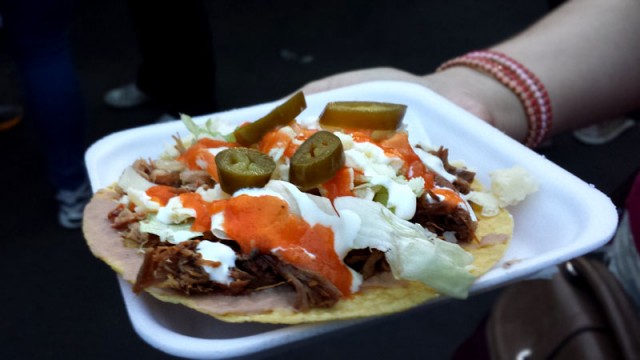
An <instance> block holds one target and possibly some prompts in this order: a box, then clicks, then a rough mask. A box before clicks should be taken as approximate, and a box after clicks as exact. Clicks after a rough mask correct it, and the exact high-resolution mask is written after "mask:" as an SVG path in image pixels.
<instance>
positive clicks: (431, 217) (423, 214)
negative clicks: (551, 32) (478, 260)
mask: <svg viewBox="0 0 640 360" xmlns="http://www.w3.org/2000/svg"><path fill="white" fill-rule="evenodd" d="M428 196H430V197H432V198H433V199H437V197H436V196H435V195H433V196H432V195H430V194H429V193H426V194H424V195H423V196H422V197H420V199H418V206H417V209H416V214H415V215H414V217H413V219H411V221H412V222H414V223H417V224H420V225H422V226H423V227H425V228H426V229H428V230H429V231H431V232H433V233H435V234H437V235H443V234H444V233H445V232H448V231H452V232H455V234H456V240H458V241H459V242H463V243H469V242H471V241H473V239H474V237H475V232H476V228H477V226H478V224H477V223H476V222H474V221H473V220H472V219H471V214H469V212H468V211H466V210H464V209H461V208H459V207H457V206H454V207H452V206H451V205H449V204H447V203H443V202H430V201H429V200H428V198H427V197H428Z"/></svg>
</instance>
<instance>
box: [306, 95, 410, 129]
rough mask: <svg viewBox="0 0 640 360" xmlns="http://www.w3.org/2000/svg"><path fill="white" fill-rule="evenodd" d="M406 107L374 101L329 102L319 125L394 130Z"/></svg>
mask: <svg viewBox="0 0 640 360" xmlns="http://www.w3.org/2000/svg"><path fill="white" fill-rule="evenodd" d="M406 111H407V106H406V105H401V104H392V103H384V102H375V101H336V102H330V103H328V104H327V106H326V107H325V108H324V111H323V112H322V114H320V120H319V121H320V124H321V125H324V126H331V127H339V128H343V129H369V130H396V129H397V128H398V127H399V126H400V124H401V123H402V119H403V118H404V114H405V112H406Z"/></svg>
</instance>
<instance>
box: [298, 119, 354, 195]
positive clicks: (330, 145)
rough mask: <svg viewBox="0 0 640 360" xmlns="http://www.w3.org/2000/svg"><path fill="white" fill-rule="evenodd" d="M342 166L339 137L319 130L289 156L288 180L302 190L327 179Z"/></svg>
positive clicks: (342, 154) (342, 157)
mask: <svg viewBox="0 0 640 360" xmlns="http://www.w3.org/2000/svg"><path fill="white" fill-rule="evenodd" d="M343 166H344V150H343V149H342V142H341V141H340V139H339V138H338V137H337V136H335V135H334V134H332V133H331V132H329V131H319V132H317V133H315V134H313V135H311V137H309V138H308V139H307V140H306V141H305V142H303V143H302V145H300V147H299V148H298V150H297V151H296V152H295V154H293V156H292V157H291V164H290V167H289V181H290V182H291V183H292V184H295V185H296V186H298V187H300V188H302V189H303V190H307V189H311V188H313V187H316V186H317V185H320V184H322V183H324V182H327V181H328V180H331V178H333V177H334V176H335V174H336V173H337V172H338V170H340V169H341V168H342V167H343Z"/></svg>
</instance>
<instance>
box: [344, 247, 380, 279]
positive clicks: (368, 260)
mask: <svg viewBox="0 0 640 360" xmlns="http://www.w3.org/2000/svg"><path fill="white" fill-rule="evenodd" d="M344 262H345V264H347V265H349V267H351V268H352V269H354V270H355V271H357V272H359V273H360V274H362V278H363V279H364V280H367V279H369V278H370V277H372V276H373V275H375V274H377V273H381V272H387V271H390V270H391V269H390V268H389V263H387V260H386V258H385V257H384V253H383V252H382V251H380V250H377V249H369V248H367V249H355V250H351V251H349V253H348V254H347V256H345V258H344Z"/></svg>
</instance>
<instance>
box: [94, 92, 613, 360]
mask: <svg viewBox="0 0 640 360" xmlns="http://www.w3.org/2000/svg"><path fill="white" fill-rule="evenodd" d="M337 100H368V101H386V102H394V103H401V104H406V105H408V110H407V113H406V116H405V122H406V123H407V124H408V126H409V131H410V134H411V136H412V137H413V138H416V137H426V136H427V134H428V137H429V138H430V139H431V143H432V144H434V145H443V146H445V147H447V148H449V153H450V159H462V160H465V161H466V163H467V164H468V165H469V166H470V167H473V168H474V169H475V170H477V173H478V179H479V180H480V181H481V182H483V183H485V184H489V178H488V173H489V172H490V171H492V170H494V169H498V168H505V167H511V166H514V165H521V166H523V167H525V168H526V169H527V170H528V171H529V172H530V173H532V174H533V175H534V176H535V177H536V178H537V179H538V181H539V183H540V190H539V191H538V192H537V193H535V194H533V195H532V196H530V197H529V198H527V200H526V201H525V202H524V203H522V204H520V205H518V206H516V207H514V208H512V209H511V212H512V213H513V216H514V219H515V232H514V236H513V240H512V243H511V245H510V247H509V249H508V251H507V252H506V254H505V256H504V258H503V259H502V260H501V261H500V262H499V263H498V264H497V265H496V266H495V267H494V268H493V269H492V270H490V271H489V272H488V273H487V274H485V275H484V276H482V277H481V278H480V279H478V280H477V282H476V283H475V284H474V286H473V288H472V292H479V291H483V290H487V289H490V288H494V287H497V286H501V285H504V284H507V283H510V282H513V281H516V280H518V279H522V278H525V277H528V276H531V275H532V274H535V273H536V272H538V271H540V270H543V269H545V268H548V267H549V266H553V265H555V264H558V263H560V262H562V261H565V260H568V259H571V258H573V257H576V256H580V255H583V254H585V253H587V252H590V251H592V250H594V249H596V248H598V247H600V246H602V245H603V244H604V243H606V242H607V241H608V240H609V239H610V238H611V236H612V235H613V232H614V230H615V228H616V225H617V213H616V210H615V207H614V205H613V204H612V203H611V201H610V200H609V198H608V197H606V196H605V195H604V194H602V193H601V192H599V191H598V190H596V189H595V188H594V187H593V186H590V185H589V184H587V183H585V182H583V181H582V180H580V179H579V178H577V177H575V176H574V175H572V174H570V173H568V172H567V171H565V170H563V169H562V168H560V167H558V166H557V165H555V164H553V163H552V162H550V161H548V160H547V159H545V158H544V157H542V156H540V155H539V154H537V153H535V152H533V151H531V150H529V149H527V148H526V147H524V146H522V145H521V144H520V143H518V142H516V141H514V140H512V139H511V138H509V137H507V136H505V135H504V134H503V133H501V132H500V131H498V130H496V129H494V128H493V127H491V126H489V125H487V124H486V123H485V122H483V121H481V120H480V119H478V118H476V117H474V116H473V115H471V114H469V113H467V112H466V111H464V110H462V109H460V108H459V107H457V106H455V105H454V104H452V103H450V102H448V101H447V100H445V99H444V98H442V97H440V96H438V95H437V94H435V93H433V92H432V91H430V90H428V89H426V88H424V87H421V86H418V85H414V84H410V83H404V82H387V81H385V82H372V83H367V84H361V85H355V86H350V87H345V88H341V89H336V90H332V91H329V92H325V93H320V94H314V95H310V96H307V103H308V108H307V109H306V110H305V111H304V113H303V114H302V116H317V115H319V114H320V112H321V111H322V109H323V108H324V106H325V105H326V103H327V102H330V101H337ZM277 103H279V102H274V103H269V104H261V105H256V106H251V107H247V108H242V109H237V110H232V111H228V112H224V113H219V114H213V115H210V116H206V117H200V118H198V119H196V121H200V120H204V118H210V117H213V118H223V119H225V120H226V121H231V122H232V123H237V124H240V123H243V122H246V121H251V120H255V119H257V118H259V117H261V116H262V115H264V114H266V113H267V112H269V111H270V110H271V109H272V108H273V107H274V106H275V104H277ZM176 133H180V134H186V133H187V131H186V129H185V128H184V126H183V125H182V123H180V122H178V121H176V122H171V123H165V124H155V125H149V126H144V127H139V128H135V129H130V130H126V131H121V132H118V133H114V134H111V135H109V136H106V137H104V138H103V139H101V140H99V141H97V142H96V143H95V144H93V145H92V146H91V147H90V148H89V150H88V151H87V153H86V157H85V160H86V166H87V169H88V172H89V176H90V180H91V186H92V188H93V189H94V191H95V190H97V189H99V188H102V187H105V186H108V185H110V184H112V183H113V182H114V181H116V179H117V178H118V176H119V175H120V173H121V172H122V170H123V169H124V168H125V167H126V166H127V165H129V164H131V163H132V162H133V161H134V160H136V159H138V158H156V157H157V155H158V154H159V153H160V152H161V151H162V150H163V144H165V143H171V142H172V141H171V136H172V135H175V134H176ZM507 264H508V265H509V266H507ZM120 286H121V290H122V294H123V298H124V302H125V306H126V308H127V311H128V314H129V317H130V319H131V322H132V325H133V327H134V329H135V330H136V332H137V333H138V334H139V335H140V336H141V337H142V338H143V339H144V340H145V341H147V342H148V343H149V344H150V345H152V346H154V347H155V348H157V349H159V350H161V351H164V352H166V353H168V354H171V355H176V356H180V357H185V358H198V359H223V358H232V357H238V356H244V355H250V354H254V353H258V352H262V353H264V352H265V351H268V350H274V349H276V348H279V347H281V346H284V345H287V344H292V343H294V342H298V341H301V340H303V339H308V338H311V337H313V336H317V335H320V334H325V333H328V332H331V331H335V330H337V329H339V328H343V327H346V326H352V325H353V324H354V323H356V322H358V321H338V322H330V323H322V324H312V325H297V326H281V325H267V324H255V323H245V324H229V323H225V322H221V321H218V320H215V319H213V318H210V317H208V316H205V315H202V314H199V313H197V312H195V311H192V310H189V309H186V308H183V307H180V306H177V305H171V304H165V303H162V302H160V301H157V300H156V299H154V298H151V297H150V296H148V295H141V296H136V295H134V294H133V293H132V291H131V287H130V285H129V284H127V283H126V282H124V281H122V280H120ZM424 306H437V303H435V304H427V305H424ZM365 321H366V320H365Z"/></svg>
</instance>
